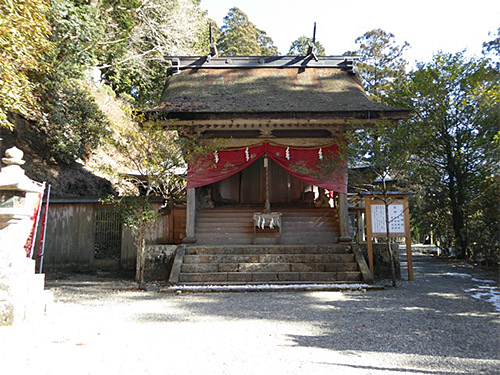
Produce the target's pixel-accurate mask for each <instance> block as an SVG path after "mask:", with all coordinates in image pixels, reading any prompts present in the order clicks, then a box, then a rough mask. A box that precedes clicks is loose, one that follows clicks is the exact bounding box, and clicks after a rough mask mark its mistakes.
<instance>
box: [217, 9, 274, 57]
mask: <svg viewBox="0 0 500 375" xmlns="http://www.w3.org/2000/svg"><path fill="white" fill-rule="evenodd" d="M220 33H221V36H220V40H219V43H218V48H219V51H220V54H221V55H223V56H262V55H277V54H278V49H277V47H275V46H274V43H273V40H272V39H271V38H270V37H269V36H268V35H267V34H266V32H265V31H263V30H260V29H258V28H257V27H256V26H255V25H254V24H253V23H252V22H250V20H249V19H248V16H247V15H246V14H245V13H244V12H243V11H241V10H240V9H239V8H236V7H235V8H231V9H229V12H228V13H227V15H226V17H224V24H223V25H222V27H221V28H220Z"/></svg>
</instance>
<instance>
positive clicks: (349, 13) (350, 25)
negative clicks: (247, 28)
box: [201, 0, 500, 62]
mask: <svg viewBox="0 0 500 375" xmlns="http://www.w3.org/2000/svg"><path fill="white" fill-rule="evenodd" d="M234 6H236V7H238V8H240V9H241V10H243V11H244V12H245V13H246V14H247V15H248V16H249V18H250V21H252V22H253V23H254V24H255V25H256V26H257V27H258V28H260V29H262V30H264V31H266V32H267V34H268V35H269V36H271V37H272V38H273V40H274V42H275V44H276V45H277V46H278V49H279V51H280V53H281V54H285V53H286V52H287V51H288V49H289V47H290V44H291V43H292V41H294V40H295V39H297V38H298V37H299V36H301V35H307V36H311V35H312V30H313V24H314V22H315V21H316V22H317V33H316V36H317V39H318V40H319V41H320V42H321V43H322V44H323V46H325V48H326V53H327V54H328V55H336V54H342V53H343V52H345V51H347V50H354V49H355V43H354V40H355V39H356V37H358V36H360V35H362V34H364V33H365V32H366V31H368V30H372V29H375V28H382V29H384V30H385V31H388V32H392V33H393V34H394V35H395V36H396V40H397V41H399V42H403V41H407V42H409V43H410V45H411V49H410V50H409V51H408V52H407V53H406V58H407V59H408V60H409V61H410V62H414V61H415V60H417V61H429V60H431V58H432V55H433V54H434V53H435V52H437V51H439V50H442V51H445V52H457V51H461V50H463V49H465V48H466V49H467V51H468V53H469V54H471V55H473V54H476V55H478V54H480V53H481V46H482V43H483V42H484V41H487V40H490V39H492V36H488V33H489V32H492V33H496V30H497V29H498V28H499V27H500V1H499V0H496V1H493V0H475V1H463V0H462V1H461V0H455V1H449V0H419V1H404V0H399V1H398V0H356V1H345V0H344V1H336V0H309V1H304V0H201V7H202V8H204V9H206V10H207V11H208V15H209V17H210V18H213V19H214V20H215V21H216V22H217V25H218V26H219V27H220V26H221V25H222V20H223V18H224V16H225V15H226V14H227V11H228V10H229V9H230V8H232V7H234Z"/></svg>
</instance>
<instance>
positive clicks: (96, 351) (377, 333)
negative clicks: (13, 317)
mask: <svg viewBox="0 0 500 375" xmlns="http://www.w3.org/2000/svg"><path fill="white" fill-rule="evenodd" d="M414 266H415V277H416V280H415V281H414V282H407V281H402V282H401V283H399V285H398V288H396V289H386V290H379V291H368V292H362V291H350V292H282V293H277V292H264V293H211V294H182V295H175V294H162V293H158V292H156V291H154V290H151V291H148V292H143V291H138V290H136V289H135V284H134V283H132V282H130V281H126V280H119V279H110V278H106V277H102V276H82V275H69V276H67V277H66V278H64V279H60V280H50V281H48V282H47V287H48V289H49V290H51V291H52V292H53V295H54V303H53V304H51V305H50V307H49V310H48V312H47V315H46V317H45V318H44V319H43V320H42V321H41V322H39V323H38V324H37V325H23V326H17V327H0V338H1V340H0V370H1V371H0V372H1V373H2V374H25V373H26V374H27V373H36V374H50V375H56V374H72V375H74V374H287V375H288V374H301V375H302V374H315V375H317V374H335V373H338V374H446V375H448V374H499V373H500V349H499V348H500V329H499V323H500V319H499V318H500V314H499V313H498V312H496V311H495V307H494V306H493V305H492V304H491V303H488V302H486V301H483V300H480V299H476V298H473V295H472V293H471V292H466V291H465V290H469V289H471V288H475V287H477V285H478V281H474V280H475V279H472V277H464V276H463V275H464V274H469V275H471V276H473V277H475V278H476V279H490V280H495V278H496V277H497V275H496V274H488V273H486V272H485V271H480V270H477V269H475V268H474V267H470V266H467V265H463V264H460V263H450V262H444V261H442V260H439V259H436V258H432V257H429V256H426V255H421V254H420V255H419V254H415V256H414ZM458 275H462V276H458ZM490 285H491V284H490ZM6 369H8V370H6Z"/></svg>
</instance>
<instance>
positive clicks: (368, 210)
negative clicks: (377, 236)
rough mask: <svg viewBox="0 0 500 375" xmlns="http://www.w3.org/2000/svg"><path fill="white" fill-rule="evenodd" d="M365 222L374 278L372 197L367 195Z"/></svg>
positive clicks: (369, 258)
mask: <svg viewBox="0 0 500 375" xmlns="http://www.w3.org/2000/svg"><path fill="white" fill-rule="evenodd" d="M365 222H366V251H367V254H368V266H369V267H370V273H371V274H372V277H373V278H374V277H375V275H374V272H373V249H372V210H371V205H370V197H369V196H365Z"/></svg>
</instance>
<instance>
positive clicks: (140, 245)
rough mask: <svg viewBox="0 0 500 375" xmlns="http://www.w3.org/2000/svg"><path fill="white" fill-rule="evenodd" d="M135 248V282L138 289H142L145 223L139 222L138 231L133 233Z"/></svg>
mask: <svg viewBox="0 0 500 375" xmlns="http://www.w3.org/2000/svg"><path fill="white" fill-rule="evenodd" d="M135 236H136V238H135V246H136V248H137V258H136V267H135V281H137V283H138V285H139V289H142V288H143V284H144V268H145V265H146V264H145V263H146V223H145V222H141V223H140V224H139V229H137V231H136V233H135Z"/></svg>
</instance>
